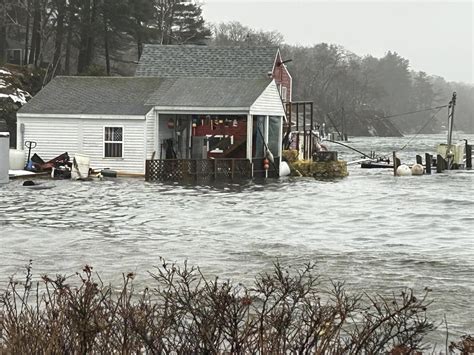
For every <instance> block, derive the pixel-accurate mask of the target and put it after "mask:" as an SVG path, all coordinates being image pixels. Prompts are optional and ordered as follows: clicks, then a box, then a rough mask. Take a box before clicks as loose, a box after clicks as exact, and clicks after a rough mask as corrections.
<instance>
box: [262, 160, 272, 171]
mask: <svg viewBox="0 0 474 355" xmlns="http://www.w3.org/2000/svg"><path fill="white" fill-rule="evenodd" d="M263 168H264V169H265V170H268V169H270V161H269V160H268V159H267V158H265V159H263Z"/></svg>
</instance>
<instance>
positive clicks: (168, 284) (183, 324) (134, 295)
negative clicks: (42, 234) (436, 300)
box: [0, 260, 462, 354]
mask: <svg viewBox="0 0 474 355" xmlns="http://www.w3.org/2000/svg"><path fill="white" fill-rule="evenodd" d="M76 275H77V278H78V279H77V280H69V279H67V278H65V277H62V276H56V277H55V278H50V277H48V276H43V277H42V280H41V281H40V282H33V281H32V274H31V266H28V267H27V275H26V279H25V281H24V282H22V283H19V282H17V281H15V280H14V279H10V282H9V285H8V288H7V290H6V291H5V292H4V293H3V294H2V295H1V296H0V307H1V308H0V309H1V311H0V312H1V313H0V315H1V316H0V330H1V333H0V353H2V352H5V353H19V354H20V353H21V354H30V353H35V354H42V353H47V354H55V353H83V354H85V353H122V354H131V353H153V354H158V353H163V354H170V353H191V354H216V353H232V354H243V353H261V354H270V353H271V354H273V353H277V354H281V353H298V354H309V353H316V354H377V353H391V354H416V353H417V352H419V351H422V350H423V336H424V335H425V334H426V333H427V332H428V331H430V330H432V329H433V325H432V323H431V322H429V321H428V320H427V319H426V307H427V306H428V305H429V302H428V301H427V299H426V296H427V295H428V291H427V290H426V291H425V293H424V295H423V296H422V297H419V298H418V297H416V296H415V295H414V294H413V292H412V291H411V290H405V291H403V292H401V293H400V294H399V295H393V296H392V297H390V298H387V297H382V296H380V295H376V296H369V295H366V294H357V295H351V294H348V293H347V292H346V291H345V289H344V285H343V284H342V283H332V285H331V287H329V288H327V287H323V286H322V284H321V283H320V281H319V278H318V277H317V276H315V266H314V265H313V264H308V265H304V266H303V267H301V268H298V269H296V270H294V271H292V270H291V269H290V268H285V267H282V266H281V265H280V264H279V263H275V266H274V270H273V272H272V273H263V274H261V275H259V276H258V277H257V278H256V279H255V282H254V285H253V286H252V287H249V288H247V287H245V286H244V285H241V284H233V283H231V282H222V281H220V280H219V279H218V278H214V279H208V278H206V277H204V276H203V274H202V273H201V271H200V270H199V269H198V268H195V267H192V266H189V265H188V264H187V263H185V264H184V265H183V266H177V265H175V264H168V263H166V262H165V261H164V260H162V263H161V265H160V266H159V267H157V268H156V269H155V270H154V272H153V273H150V275H151V276H152V278H153V280H154V282H153V284H154V287H153V288H146V289H145V290H143V291H141V292H137V291H135V289H134V286H133V279H134V275H133V274H127V275H124V276H123V284H122V286H121V287H120V290H119V291H114V289H113V288H112V287H111V286H105V285H104V284H103V282H102V281H101V279H100V277H99V276H98V275H96V274H94V273H93V271H92V268H91V267H90V266H86V267H85V268H84V269H83V270H82V272H81V273H77V274H76ZM69 281H70V282H71V283H69ZM77 281H78V282H77ZM460 344H461V343H460ZM460 344H454V343H453V345H452V350H453V351H454V350H455V349H458V348H456V346H458V345H459V346H461V345H462V344H461V345H460Z"/></svg>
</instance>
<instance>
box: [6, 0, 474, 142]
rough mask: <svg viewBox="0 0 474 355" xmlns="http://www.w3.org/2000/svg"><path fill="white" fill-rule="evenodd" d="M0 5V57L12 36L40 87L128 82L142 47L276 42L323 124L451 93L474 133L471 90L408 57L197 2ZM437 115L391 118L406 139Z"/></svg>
mask: <svg viewBox="0 0 474 355" xmlns="http://www.w3.org/2000/svg"><path fill="white" fill-rule="evenodd" d="M1 4H2V3H1V2H0V58H2V57H4V54H5V50H6V48H5V45H6V39H7V38H10V39H11V38H13V39H15V40H16V41H17V43H20V44H21V46H22V47H23V48H24V51H23V54H24V58H23V63H25V64H28V65H30V66H33V67H36V68H38V67H42V68H47V74H46V80H45V82H47V81H48V80H49V79H50V78H52V77H53V76H55V75H58V74H64V75H75V74H79V75H132V74H133V72H134V65H135V64H136V62H137V60H138V59H139V58H140V55H141V52H142V48H143V45H144V44H145V43H157V44H164V45H167V44H201V45H227V46H233V45H248V46H261V45H275V46H280V48H281V49H282V54H283V56H284V59H291V60H292V61H291V62H290V63H288V67H289V70H290V72H291V74H292V76H293V79H294V80H293V82H294V95H293V99H294V100H308V101H314V102H315V108H316V109H315V110H316V112H315V114H316V116H317V118H318V120H319V121H320V122H326V123H327V124H329V126H331V125H334V126H336V128H337V127H339V128H340V126H341V125H342V119H343V117H346V119H347V120H348V121H349V122H350V121H351V120H356V118H357V117H379V118H380V117H386V116H393V115H397V114H399V113H404V112H412V111H420V110H423V109H425V108H431V107H436V106H440V105H445V104H447V103H448V102H449V100H450V98H451V95H452V92H453V91H457V94H458V106H457V107H456V124H457V126H456V128H458V129H462V130H465V131H469V132H474V123H473V122H474V117H473V115H474V114H473V112H474V87H473V86H472V85H468V84H461V83H451V82H447V81H446V80H444V79H443V78H442V77H439V76H433V75H428V74H427V73H425V72H422V71H420V72H416V71H413V70H411V68H410V63H409V60H408V59H406V58H403V57H402V56H400V55H399V54H398V53H396V52H393V51H389V52H387V53H386V55H385V56H384V57H382V58H375V57H373V56H364V57H361V56H358V55H356V54H354V53H351V52H350V51H348V50H346V49H345V48H344V47H342V46H339V45H335V44H327V43H320V44H316V45H313V46H306V47H303V46H294V45H288V44H285V42H284V37H283V35H282V34H281V33H279V32H278V31H262V30H254V29H252V28H249V27H247V26H244V25H242V24H241V23H239V22H228V23H220V24H210V23H207V22H206V21H205V20H204V18H203V16H202V8H201V6H200V5H199V4H197V3H195V2H189V1H182V0H3V6H2V5H1ZM2 53H3V55H2ZM32 94H34V93H32ZM434 114H436V115H435V116H434V117H433V115H434ZM445 116H446V111H445V110H440V112H437V110H432V111H422V112H419V113H416V114H412V115H407V116H398V117H393V118H391V120H392V122H393V123H394V124H395V125H396V126H397V127H398V128H399V129H401V130H402V131H403V132H405V133H416V132H423V133H429V132H436V131H440V130H443V129H444V128H445V125H446V121H447V119H446V117H445ZM347 133H349V134H351V132H347ZM354 133H355V132H354Z"/></svg>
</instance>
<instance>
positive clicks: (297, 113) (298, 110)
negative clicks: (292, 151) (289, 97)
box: [296, 102, 300, 151]
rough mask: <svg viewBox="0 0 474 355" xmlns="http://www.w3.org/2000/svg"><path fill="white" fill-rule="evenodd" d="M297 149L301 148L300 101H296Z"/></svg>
mask: <svg viewBox="0 0 474 355" xmlns="http://www.w3.org/2000/svg"><path fill="white" fill-rule="evenodd" d="M296 150H297V151H299V150H300V103H299V102H298V103H296Z"/></svg>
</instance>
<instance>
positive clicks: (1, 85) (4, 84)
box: [0, 79, 8, 89]
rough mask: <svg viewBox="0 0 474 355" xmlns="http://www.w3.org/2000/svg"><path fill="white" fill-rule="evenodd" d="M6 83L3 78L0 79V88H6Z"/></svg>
mask: <svg viewBox="0 0 474 355" xmlns="http://www.w3.org/2000/svg"><path fill="white" fill-rule="evenodd" d="M7 86H8V85H7V83H6V81H5V80H2V79H0V89H4V88H6V87H7Z"/></svg>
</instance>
